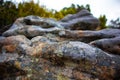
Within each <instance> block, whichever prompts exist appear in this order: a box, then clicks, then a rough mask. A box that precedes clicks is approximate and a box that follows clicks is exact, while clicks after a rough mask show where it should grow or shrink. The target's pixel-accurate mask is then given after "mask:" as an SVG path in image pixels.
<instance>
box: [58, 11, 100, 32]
mask: <svg viewBox="0 0 120 80" xmlns="http://www.w3.org/2000/svg"><path fill="white" fill-rule="evenodd" d="M60 22H62V23H61V25H63V26H64V27H65V28H66V29H72V30H78V29H79V30H95V29H96V28H97V27H98V26H99V24H100V22H99V20H98V19H97V18H95V17H94V16H93V15H92V14H91V13H90V12H89V11H88V10H85V9H84V10H81V11H80V12H78V13H76V14H73V15H67V16H66V17H64V18H63V19H62V20H60Z"/></svg>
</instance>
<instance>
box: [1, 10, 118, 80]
mask: <svg viewBox="0 0 120 80" xmlns="http://www.w3.org/2000/svg"><path fill="white" fill-rule="evenodd" d="M81 23H85V24H81ZM78 24H80V25H78ZM86 24H87V25H86ZM98 25H99V21H98V19H96V18H94V17H93V15H92V14H91V13H89V12H88V11H87V10H82V11H80V12H79V13H77V14H73V15H69V16H66V17H65V18H63V19H62V20H60V21H56V20H54V19H49V18H41V17H38V16H27V17H23V18H18V19H17V20H16V21H15V22H14V24H13V25H12V26H11V28H10V29H9V30H7V31H5V32H4V33H3V35H2V36H1V37H0V65H1V67H0V72H2V70H3V75H2V73H0V75H2V77H0V78H1V79H4V78H5V77H7V78H11V77H12V78H13V77H14V79H17V78H19V79H28V80H39V79H41V80H47V79H51V80H96V79H97V80H110V79H112V80H115V79H117V78H120V76H119V75H117V74H119V73H120V56H119V55H114V54H109V53H107V52H105V51H103V50H101V49H100V48H97V47H95V45H94V44H96V46H97V45H98V43H96V42H94V40H96V39H102V38H113V37H116V36H115V35H114V34H116V33H115V32H114V33H113V34H112V33H110V34H112V36H113V37H110V34H108V31H109V32H111V31H113V30H101V31H91V30H93V29H95V28H97V26H98ZM83 27H84V28H83ZM79 29H81V30H82V29H89V30H86V31H81V30H79ZM115 31H118V32H119V30H115ZM106 32H107V33H106ZM118 32H117V33H118ZM103 33H104V35H103ZM117 35H119V33H118V34H117ZM101 36H102V37H101ZM83 38H84V39H83ZM91 38H92V40H93V41H92V42H91V41H90V40H91ZM81 39H83V40H84V42H82V41H83V40H81ZM87 41H89V42H90V44H89V43H85V42H87ZM112 42H114V41H112ZM102 44H104V43H102ZM116 45H117V43H116ZM113 46H114V45H113ZM114 50H115V49H114ZM10 68H11V72H9V71H8V70H9V69H10ZM10 73H15V74H10ZM23 74H24V76H19V75H23ZM12 78H11V79H12Z"/></svg>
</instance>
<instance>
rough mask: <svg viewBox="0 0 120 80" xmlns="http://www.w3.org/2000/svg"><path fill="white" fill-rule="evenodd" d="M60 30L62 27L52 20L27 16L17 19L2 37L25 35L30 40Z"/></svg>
mask: <svg viewBox="0 0 120 80" xmlns="http://www.w3.org/2000/svg"><path fill="white" fill-rule="evenodd" d="M60 29H63V27H62V26H61V25H60V24H59V22H57V21H55V20H53V19H48V18H41V17H38V16H27V17H23V18H18V19H17V20H16V21H15V22H14V24H13V25H12V26H11V28H10V29H9V30H7V31H5V32H4V33H3V36H13V35H14V36H15V35H25V36H26V37H30V38H31V37H35V36H39V35H43V34H45V33H56V32H58V31H59V30H60Z"/></svg>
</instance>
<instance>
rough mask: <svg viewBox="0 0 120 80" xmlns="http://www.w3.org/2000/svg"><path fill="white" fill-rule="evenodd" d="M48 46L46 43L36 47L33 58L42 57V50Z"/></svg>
mask: <svg viewBox="0 0 120 80" xmlns="http://www.w3.org/2000/svg"><path fill="white" fill-rule="evenodd" d="M46 45H47V44H46V43H38V45H37V46H36V47H34V51H33V53H32V54H31V55H32V56H41V54H42V49H43V47H45V46H46Z"/></svg>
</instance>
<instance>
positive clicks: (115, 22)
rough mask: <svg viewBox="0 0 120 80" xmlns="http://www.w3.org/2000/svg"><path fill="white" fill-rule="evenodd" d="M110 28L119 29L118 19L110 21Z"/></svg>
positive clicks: (119, 22) (119, 19)
mask: <svg viewBox="0 0 120 80" xmlns="http://www.w3.org/2000/svg"><path fill="white" fill-rule="evenodd" d="M109 27H110V28H119V29H120V18H117V19H116V20H111V21H110V24H109Z"/></svg>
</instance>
